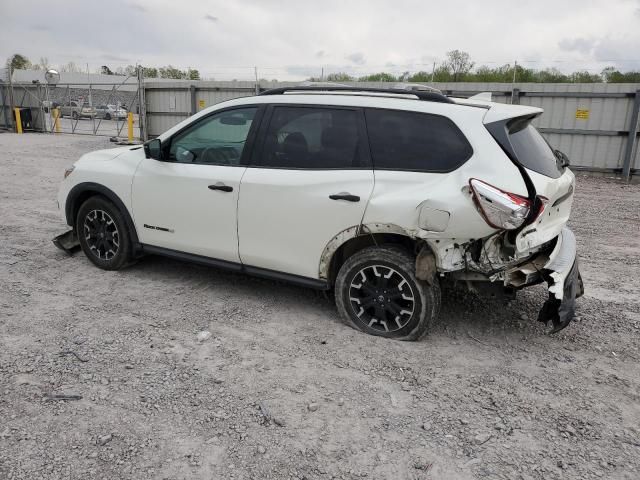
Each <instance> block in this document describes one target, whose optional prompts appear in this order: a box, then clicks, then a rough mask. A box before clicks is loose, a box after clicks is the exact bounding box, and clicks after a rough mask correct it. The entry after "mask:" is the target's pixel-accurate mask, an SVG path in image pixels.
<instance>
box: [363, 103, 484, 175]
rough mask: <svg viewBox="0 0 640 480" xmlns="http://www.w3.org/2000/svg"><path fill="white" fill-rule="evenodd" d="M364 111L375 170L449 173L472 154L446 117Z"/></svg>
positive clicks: (396, 111) (464, 140)
mask: <svg viewBox="0 0 640 480" xmlns="http://www.w3.org/2000/svg"><path fill="white" fill-rule="evenodd" d="M365 113H366V119H367V132H368V135H369V144H370V145H371V156H372V157H373V168H374V169H378V170H410V171H418V172H450V171H452V170H455V169H456V168H458V167H459V166H461V165H462V164H463V163H464V162H466V161H467V160H468V159H469V158H470V157H471V155H472V154H473V149H472V148H471V145H470V144H469V142H468V141H467V139H466V137H465V136H464V134H463V133H462V132H461V131H460V129H459V128H458V127H457V126H456V125H455V124H454V123H453V122H452V121H451V120H450V119H448V118H446V117H443V116H440V115H431V114H427V113H419V112H407V111H398V110H384V109H367V110H366V112H365Z"/></svg>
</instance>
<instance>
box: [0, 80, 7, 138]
mask: <svg viewBox="0 0 640 480" xmlns="http://www.w3.org/2000/svg"><path fill="white" fill-rule="evenodd" d="M6 98H7V97H6V96H5V94H4V84H0V102H2V115H3V116H4V127H5V128H7V129H8V128H9V116H8V115H7V108H8V105H7V104H6Z"/></svg>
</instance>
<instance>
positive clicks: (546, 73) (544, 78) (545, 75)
mask: <svg viewBox="0 0 640 480" xmlns="http://www.w3.org/2000/svg"><path fill="white" fill-rule="evenodd" d="M536 81H537V82H540V83H569V82H570V81H571V80H570V79H569V76H568V75H565V74H564V73H562V72H561V71H560V70H558V69H557V68H546V69H544V70H538V71H537V72H536Z"/></svg>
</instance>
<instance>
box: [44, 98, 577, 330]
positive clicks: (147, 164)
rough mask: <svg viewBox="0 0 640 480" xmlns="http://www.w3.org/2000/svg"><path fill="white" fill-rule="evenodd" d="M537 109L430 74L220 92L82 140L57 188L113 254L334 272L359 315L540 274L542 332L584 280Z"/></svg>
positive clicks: (557, 166)
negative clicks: (137, 125) (150, 128)
mask: <svg viewBox="0 0 640 480" xmlns="http://www.w3.org/2000/svg"><path fill="white" fill-rule="evenodd" d="M541 113H542V110H541V109H539V108H533V107H526V106H517V105H504V104H499V103H492V102H490V101H485V100H482V99H479V100H474V99H467V100H463V99H454V98H449V97H446V96H444V95H442V94H441V93H439V92H433V91H410V92H409V91H406V90H398V89H389V90H382V89H359V88H354V87H328V86H323V87H313V86H312V87H291V88H288V89H284V88H283V89H275V90H269V91H266V92H263V93H262V94H260V95H258V96H255V97H245V98H238V99H235V100H230V101H227V102H223V103H220V104H217V105H215V106H213V107H210V108H207V109H205V110H203V111H202V112H200V113H198V114H196V115H194V116H192V117H190V118H188V119H187V120H185V121H183V122H181V123H180V124H178V125H176V126H175V127H173V128H171V129H170V130H168V131H167V132H166V133H164V134H162V135H160V137H158V138H157V139H154V140H150V141H148V142H147V143H146V144H145V145H144V148H143V147H141V146H136V147H123V148H116V149H112V150H102V151H97V152H92V153H88V154H86V155H84V156H83V157H82V158H80V160H78V161H77V162H76V163H75V164H74V166H73V167H72V168H69V169H68V170H67V171H66V173H65V180H64V182H63V183H62V186H61V188H60V192H59V195H58V201H59V205H60V208H61V209H63V210H64V213H65V219H66V222H67V224H68V225H70V226H71V227H73V230H71V231H69V232H67V233H66V234H64V235H61V236H60V237H57V238H56V239H54V242H55V243H56V245H58V246H60V247H62V248H64V249H66V250H70V249H72V248H73V247H74V246H77V245H78V243H79V245H80V246H81V247H82V249H83V250H84V252H85V254H86V256H87V257H88V258H89V259H90V260H91V261H92V262H93V263H94V264H95V265H97V266H98V267H100V268H103V269H107V270H115V269H119V268H122V267H124V266H126V265H128V264H129V263H130V262H132V261H133V260H134V259H136V258H137V257H139V256H141V255H143V254H145V253H152V254H161V255H167V256H171V257H175V258H179V259H184V260H188V261H194V262H197V263H201V264H205V265H212V266H215V267H223V268H226V269H230V270H234V271H238V272H246V273H249V274H254V275H260V276H264V277H270V278H274V279H280V280H287V281H292V282H295V283H298V284H301V285H305V286H308V287H312V288H318V289H334V290H335V298H336V304H337V306H338V310H339V311H340V314H341V316H342V318H343V319H344V320H345V321H346V322H347V323H348V324H349V325H351V326H353V327H355V328H357V329H359V330H362V331H364V332H367V333H370V334H374V335H381V336H384V337H390V338H396V339H402V340H415V339H418V338H420V337H421V336H423V335H424V334H425V333H426V332H427V331H428V330H429V327H430V326H431V325H432V323H433V321H434V319H435V318H436V317H437V316H438V312H439V306H440V283H441V282H444V281H451V282H461V283H462V284H466V285H468V286H469V287H470V288H474V286H480V285H482V284H485V285H488V284H491V283H492V282H493V284H494V285H497V286H499V287H500V288H501V289H503V290H510V291H515V290H518V289H521V288H523V287H526V286H530V285H534V284H537V283H540V282H543V281H546V282H547V283H548V284H549V299H548V300H547V301H546V303H545V304H544V306H543V308H542V310H541V312H540V316H539V320H541V321H543V322H545V323H546V322H549V321H551V322H552V324H553V331H557V330H560V329H562V328H564V327H565V326H566V325H567V324H568V323H569V322H570V321H571V318H572V317H573V313H574V305H575V298H576V297H577V296H579V295H580V294H581V293H582V281H581V279H580V275H579V272H578V265H577V263H578V262H577V257H576V242H575V237H574V235H573V234H572V232H571V231H570V230H569V229H567V227H566V223H567V220H568V218H569V213H570V210H571V204H572V200H573V190H574V182H575V180H574V175H573V174H572V173H571V171H570V170H569V169H568V168H566V167H567V163H568V162H567V161H566V157H565V156H564V155H563V154H562V153H560V152H558V151H554V150H553V149H552V148H551V147H550V146H549V145H548V144H547V143H546V141H545V140H544V139H543V137H542V136H541V135H540V134H539V133H538V131H537V130H536V129H535V128H534V127H533V126H532V125H531V121H532V120H533V119H534V118H535V117H537V116H538V115H540V114H541Z"/></svg>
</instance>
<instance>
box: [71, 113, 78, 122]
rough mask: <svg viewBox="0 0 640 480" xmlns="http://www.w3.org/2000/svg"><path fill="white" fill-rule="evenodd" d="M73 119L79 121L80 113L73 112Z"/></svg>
mask: <svg viewBox="0 0 640 480" xmlns="http://www.w3.org/2000/svg"><path fill="white" fill-rule="evenodd" d="M71 118H73V119H74V120H78V112H71Z"/></svg>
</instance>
